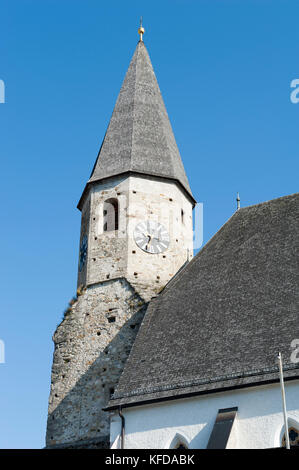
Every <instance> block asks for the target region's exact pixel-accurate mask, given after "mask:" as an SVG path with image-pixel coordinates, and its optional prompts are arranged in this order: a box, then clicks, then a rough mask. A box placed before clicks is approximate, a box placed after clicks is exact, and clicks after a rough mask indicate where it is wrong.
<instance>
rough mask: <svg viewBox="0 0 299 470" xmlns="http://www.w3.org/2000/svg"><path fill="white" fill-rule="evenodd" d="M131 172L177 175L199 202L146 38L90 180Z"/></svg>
mask: <svg viewBox="0 0 299 470" xmlns="http://www.w3.org/2000/svg"><path fill="white" fill-rule="evenodd" d="M127 172H132V173H141V174H144V175H152V176H157V177H162V178H169V179H173V180H176V181H177V182H178V183H179V184H180V185H181V186H183V188H184V189H185V190H186V191H187V193H188V194H189V196H190V197H191V198H192V200H193V201H194V198H193V196H192V193H191V189H190V186H189V183H188V179H187V176H186V174H185V170H184V167H183V163H182V160H181V157H180V153H179V150H178V148H177V145H176V141H175V138H174V135H173V132H172V128H171V125H170V122H169V118H168V115H167V111H166V108H165V105H164V102H163V98H162V96H161V92H160V89H159V85H158V83H157V79H156V77H155V73H154V71H153V67H152V64H151V61H150V58H149V55H148V52H147V50H146V47H145V45H144V42H143V41H142V39H141V40H140V41H139V42H138V44H137V47H136V50H135V53H134V55H133V58H132V60H131V63H130V66H129V69H128V71H127V73H126V76H125V79H124V82H123V85H122V87H121V90H120V93H119V96H118V98H117V101H116V105H115V108H114V111H113V114H112V117H111V120H110V123H109V126H108V128H107V131H106V134H105V137H104V140H103V143H102V146H101V148H100V151H99V154H98V158H97V160H96V162H95V165H94V168H93V170H92V173H91V176H90V179H89V181H88V184H90V183H93V182H95V181H99V180H101V179H104V178H108V177H111V176H116V175H120V174H124V173H127Z"/></svg>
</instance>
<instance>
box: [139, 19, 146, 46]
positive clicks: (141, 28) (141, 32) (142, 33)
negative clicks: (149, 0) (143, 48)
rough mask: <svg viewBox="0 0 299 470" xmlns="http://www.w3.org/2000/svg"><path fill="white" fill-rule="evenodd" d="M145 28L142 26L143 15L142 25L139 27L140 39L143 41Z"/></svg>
mask: <svg viewBox="0 0 299 470" xmlns="http://www.w3.org/2000/svg"><path fill="white" fill-rule="evenodd" d="M144 32H145V29H144V27H143V26H142V16H141V17H140V26H139V28H138V34H139V35H140V41H143V35H144Z"/></svg>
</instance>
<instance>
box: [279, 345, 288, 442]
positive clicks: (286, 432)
mask: <svg viewBox="0 0 299 470" xmlns="http://www.w3.org/2000/svg"><path fill="white" fill-rule="evenodd" d="M277 359H278V367H279V378H280V388H281V396H282V408H283V418H284V432H285V437H286V448H287V449H289V448H290V438H289V426H288V417H287V407H286V396H285V391H284V382H283V370H282V355H281V353H280V352H279V353H278V356H277Z"/></svg>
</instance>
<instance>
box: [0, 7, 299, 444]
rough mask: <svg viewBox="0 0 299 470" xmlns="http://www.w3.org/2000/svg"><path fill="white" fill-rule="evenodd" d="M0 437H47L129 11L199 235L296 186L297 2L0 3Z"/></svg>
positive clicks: (126, 47) (130, 33)
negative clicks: (1, 96) (195, 205)
mask: <svg viewBox="0 0 299 470" xmlns="http://www.w3.org/2000/svg"><path fill="white" fill-rule="evenodd" d="M0 10H1V32H0V35H1V38H0V39H1V40H0V57H1V61H0V79H1V80H3V81H4V82H5V87H6V88H5V91H6V102H5V103H4V104H0V136H1V138H0V155H1V176H2V178H1V180H2V181H1V193H2V194H1V201H2V218H1V219H2V230H1V232H0V237H1V245H2V250H1V256H2V263H1V265H2V269H1V272H0V276H1V279H0V283H1V300H2V301H1V317H0V339H2V340H3V341H4V342H5V348H6V363H5V364H0V383H1V387H0V447H1V448H40V447H43V446H44V437H45V427H46V416H47V401H48V394H49V386H50V368H51V361H52V353H53V346H52V340H51V336H52V334H53V332H54V330H55V328H56V325H57V324H58V323H59V322H60V320H61V318H62V313H63V310H64V308H65V307H66V304H67V302H68V300H69V299H70V298H71V297H72V296H73V295H74V293H75V289H76V273H77V254H78V244H79V227H80V213H79V211H78V210H77V209H76V205H77V202H78V200H79V198H80V195H81V192H82V190H83V187H84V184H85V182H86V180H87V178H88V177H89V173H90V171H91V169H92V166H93V163H94V160H95V158H96V155H97V152H98V149H99V146H100V144H101V141H102V138H103V135H104V132H105V130H106V127H107V124H108V120H109V118H110V116H111V113H112V110H113V106H114V103H115V100H116V97H117V94H118V92H119V89H120V86H121V83H122V80H123V77H124V74H125V72H126V70H127V67H128V65H129V61H130V59H131V56H132V54H133V52H134V49H135V46H136V43H137V40H138V36H137V28H138V23H139V17H140V15H143V18H144V26H145V29H146V34H145V36H144V41H145V43H146V45H147V48H148V50H149V53H150V56H151V60H152V63H153V66H154V69H155V72H156V75H157V78H158V81H159V85H160V88H161V91H162V94H163V97H164V100H165V103H166V107H167V110H168V114H169V116H170V119H171V122H172V125H173V129H174V133H175V136H176V140H177V143H178V146H179V149H180V152H181V155H182V158H183V161H184V165H185V169H186V172H187V174H188V176H189V181H190V185H191V188H192V190H193V193H194V195H195V197H196V199H197V200H198V201H201V202H203V203H204V242H206V241H207V240H209V238H210V237H211V236H212V235H213V234H214V233H215V232H216V231H217V230H218V229H219V228H220V227H221V225H223V223H224V222H225V221H226V220H227V219H228V218H229V217H230V216H231V214H232V213H233V211H234V210H235V207H236V202H235V198H236V192H237V191H239V192H240V196H241V204H242V205H251V204H256V203H258V202H262V201H265V200H269V199H272V198H276V197H280V196H283V195H287V194H291V193H293V192H296V191H297V190H298V185H297V181H298V170H299V163H298V162H299V160H298V146H299V132H298V124H299V103H298V104H297V105H296V104H292V103H291V101H290V93H291V88H290V83H291V81H292V80H293V79H296V78H299V65H298V53H299V50H298V49H299V29H298V18H299V3H298V0H288V1H286V0H163V1H161V0H159V1H158V0H151V1H150V2H149V1H147V2H145V1H142V0H139V1H135V0H130V1H127V2H124V1H120V0H118V1H116V0H111V1H109V2H102V1H99V0H97V1H96V0H80V1H79V0H43V1H40V0H9V1H8V0H7V1H3V0H0Z"/></svg>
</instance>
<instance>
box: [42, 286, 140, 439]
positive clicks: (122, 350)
mask: <svg viewBox="0 0 299 470" xmlns="http://www.w3.org/2000/svg"><path fill="white" fill-rule="evenodd" d="M145 308H146V305H145V304H144V302H143V301H142V299H141V298H140V296H138V295H137V294H136V293H135V291H134V289H133V288H132V287H131V286H130V284H129V283H128V282H127V281H126V280H125V279H117V280H109V281H106V282H103V283H99V284H97V285H93V286H90V287H88V288H87V289H86V290H84V291H83V292H82V294H81V295H79V296H78V299H77V300H76V301H75V302H74V304H73V305H72V306H71V307H70V308H69V310H68V311H67V312H66V313H65V318H64V320H63V321H62V323H61V324H60V325H59V326H58V328H57V330H56V332H55V334H54V336H53V340H54V344H55V351H54V358H53V367H52V376H51V393H50V399H49V415H48V424H47V437H46V445H47V446H48V447H49V446H57V445H58V446H59V445H61V446H63V447H68V446H70V447H72V446H73V447H78V446H80V443H81V445H83V443H84V447H98V448H101V447H108V446H109V414H108V413H106V412H104V411H103V410H102V408H103V407H104V406H105V405H106V404H107V401H108V400H109V398H110V395H111V394H112V393H113V391H114V387H115V384H116V383H117V381H118V379H119V377H120V374H121V372H122V370H123V367H124V364H125V361H126V359H127V356H128V354H129V352H130V350H131V347H132V344H133V342H134V339H135V337H136V334H137V331H138V328H139V324H140V323H141V321H142V318H143V315H144V312H145Z"/></svg>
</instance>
